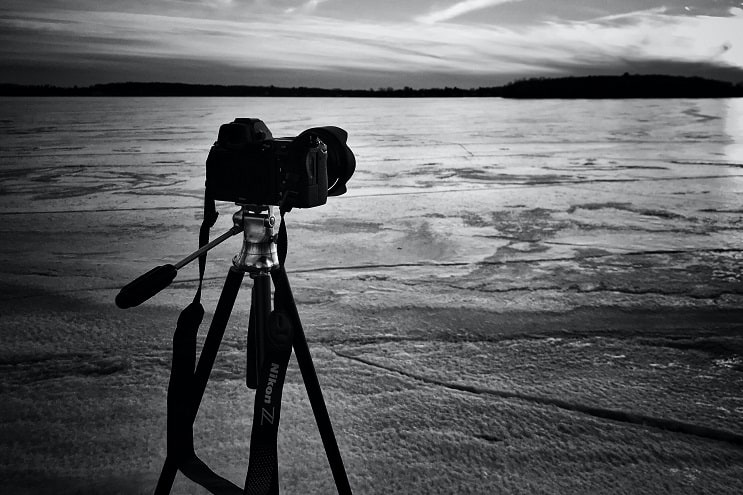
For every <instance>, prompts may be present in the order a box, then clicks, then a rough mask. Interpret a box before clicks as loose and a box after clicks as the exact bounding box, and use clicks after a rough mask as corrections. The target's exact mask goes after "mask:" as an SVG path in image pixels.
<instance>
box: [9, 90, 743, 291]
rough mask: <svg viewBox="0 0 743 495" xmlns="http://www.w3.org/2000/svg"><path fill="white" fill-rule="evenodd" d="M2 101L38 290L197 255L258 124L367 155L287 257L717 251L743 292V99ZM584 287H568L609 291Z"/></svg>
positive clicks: (295, 218) (365, 259)
mask: <svg viewBox="0 0 743 495" xmlns="http://www.w3.org/2000/svg"><path fill="white" fill-rule="evenodd" d="M0 106H1V108H2V121H1V122H0V126H1V127H0V149H1V150H2V155H0V173H1V174H2V196H0V213H2V216H3V227H2V229H3V238H4V241H3V247H2V262H3V265H4V266H5V269H4V270H6V271H7V272H10V273H12V274H13V276H14V277H22V278H24V279H25V280H24V282H32V279H31V278H28V276H29V273H37V274H40V276H39V277H37V278H35V279H33V283H41V284H42V285H46V284H45V282H46V281H48V278H47V279H45V278H44V277H43V275H44V274H47V275H49V274H51V275H54V278H55V280H54V286H55V287H57V288H59V287H60V284H61V285H62V286H65V285H67V284H70V285H71V286H74V287H76V288H78V289H79V288H82V287H89V288H95V287H97V286H100V285H101V284H103V286H107V283H108V282H109V281H110V282H112V283H118V282H119V281H121V280H122V278H123V279H128V278H130V277H132V276H134V275H136V274H137V273H138V272H141V271H144V270H146V269H147V268H148V267H149V266H150V265H152V264H153V263H155V264H158V263H160V262H173V261H175V260H177V259H180V257H182V256H185V254H187V253H188V252H189V251H190V250H192V249H193V247H194V245H195V243H196V239H195V237H196V234H195V233H196V231H197V227H198V223H199V214H200V204H201V197H202V194H203V177H204V162H205V159H206V156H207V153H208V151H209V147H210V146H211V144H212V143H213V141H214V140H215V139H216V134H217V130H218V128H219V126H220V125H221V124H222V123H225V122H229V121H231V120H232V119H233V118H235V117H257V118H261V119H262V120H264V121H265V122H266V123H267V124H268V126H269V127H270V128H271V129H272V131H273V133H274V135H276V136H287V135H296V134H298V133H299V132H301V131H302V130H304V129H306V128H308V127H312V126H316V125H337V126H340V127H343V128H345V129H346V130H347V131H348V132H349V136H350V137H349V145H350V146H351V148H352V149H353V151H354V152H355V153H356V156H357V163H358V165H357V170H356V173H355V175H354V176H353V178H352V179H351V181H350V182H349V192H348V193H347V194H346V195H345V196H343V197H339V198H331V199H330V201H329V203H328V204H327V205H325V206H323V207H318V208H314V209H310V210H295V211H294V212H292V213H291V214H290V215H289V217H288V225H289V229H290V235H291V234H295V235H294V236H293V237H292V241H291V246H290V264H291V266H292V267H293V268H296V269H316V268H325V267H342V266H350V265H352V266H358V265H396V264H400V265H416V264H419V265H422V268H420V269H419V270H415V267H411V266H407V270H408V271H409V272H410V275H411V276H413V275H414V274H416V273H421V272H423V273H424V274H429V275H436V276H446V275H450V274H451V273H449V271H448V269H447V268H446V267H445V266H441V265H442V264H454V265H455V266H457V270H459V271H460V272H461V269H462V268H461V266H464V267H465V268H467V269H471V268H472V267H473V266H476V265H472V264H473V263H474V264H476V263H479V262H493V261H495V262H502V261H515V260H529V259H534V258H538V259H547V260H549V259H561V260H565V259H573V258H576V257H585V255H587V254H588V255H591V256H597V255H610V254H623V253H624V254H626V253H630V254H633V253H634V254H636V253H642V252H646V251H647V252H669V253H670V254H673V253H676V254H678V255H688V256H692V255H693V256H694V257H695V258H696V257H697V256H707V255H709V254H710V253H716V254H717V255H720V256H723V258H725V260H723V261H726V263H724V265H725V267H727V268H725V267H723V268H721V271H720V273H719V274H718V275H719V277H718V278H710V279H709V280H705V281H703V283H705V284H706V283H711V284H712V285H714V286H715V287H717V289H718V290H719V291H720V292H725V290H724V289H725V287H727V285H726V284H730V283H732V284H740V279H739V278H738V277H739V273H738V272H737V271H735V270H734V271H732V272H728V271H727V270H728V268H731V267H730V266H728V263H727V258H731V257H733V258H736V259H737V256H738V254H737V253H739V251H737V250H738V249H739V248H740V244H741V234H740V227H741V212H742V211H743V101H742V100H740V99H729V100H719V99H713V100H599V101H587V100H575V101H561V100H537V101H512V100H502V99H301V98H296V99H295V98H285V99H277V98H265V99H263V98H183V99H181V98H118V99H117V98H76V99H65V98H45V99H4V100H2V101H1V102H0ZM233 210H234V206H233V205H229V204H224V205H222V206H221V207H220V211H221V212H222V213H223V214H222V216H221V219H220V222H219V223H218V225H217V227H216V228H215V230H214V232H215V233H216V232H221V231H223V230H226V229H227V228H229V226H230V213H231V212H232V211H233ZM237 249H238V247H237V246H233V247H232V248H225V247H222V248H218V249H217V250H215V256H216V259H220V260H223V261H224V263H225V267H226V265H227V264H228V263H229V259H230V258H231V256H232V254H233V253H234V252H236V250H237ZM39 260H43V263H40V262H39ZM730 262H731V263H732V260H730ZM457 264H463V265H461V266H458V265H457ZM403 268H405V267H403ZM225 269H226V268H225ZM581 270H582V271H583V272H585V271H586V267H583V268H581ZM10 273H8V276H10ZM550 275H551V274H550V273H541V274H537V275H534V276H535V277H543V278H544V277H546V278H545V280H547V279H550V278H551V277H550ZM576 276H577V275H576ZM589 279H590V280H589ZM589 279H586V280H577V281H572V282H574V283H577V284H578V285H579V286H580V284H584V283H585V284H588V285H591V284H596V283H598V281H596V280H594V279H593V278H591V277H589ZM543 281H544V280H543ZM486 282H487V281H479V282H478V283H486ZM501 282H507V283H512V282H513V281H510V280H509V281H499V282H498V283H501ZM553 282H555V281H554V280H547V282H545V283H547V284H548V285H554V283H553ZM572 282H571V283H572ZM666 282H667V283H668V284H671V285H673V284H683V283H685V281H684V280H666ZM488 283H489V282H488ZM493 283H495V282H493ZM522 283H524V284H525V285H524V286H525V287H527V286H530V284H532V283H534V284H536V286H535V288H538V287H539V284H540V283H541V282H540V280H537V279H534V280H529V279H528V277H525V278H523V280H522ZM556 283H558V284H559V283H562V282H560V281H559V280H558V281H557V282H556ZM658 283H659V284H661V285H662V284H663V282H658ZM736 286H737V287H739V285H736ZM667 288H668V287H665V289H667ZM727 288H728V289H729V287H727ZM663 289H664V288H663V287H660V288H658V290H659V291H661V292H662V291H663ZM678 290H681V288H680V287H679V289H678ZM689 290H693V289H692V288H689Z"/></svg>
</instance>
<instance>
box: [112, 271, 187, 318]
mask: <svg viewBox="0 0 743 495" xmlns="http://www.w3.org/2000/svg"><path fill="white" fill-rule="evenodd" d="M177 274H178V269H177V268H176V267H175V266H173V265H161V266H158V267H155V268H153V269H152V270H150V271H149V272H147V273H145V274H144V275H142V276H140V277H138V278H137V279H136V280H133V281H132V282H129V283H128V284H127V285H125V286H124V287H123V288H122V289H121V291H120V292H119V294H118V295H117V296H116V305H117V306H118V307H120V308H121V309H127V308H131V307H134V306H139V305H140V304H142V303H143V302H145V301H146V300H147V299H149V298H151V297H152V296H154V295H155V294H157V293H158V292H160V291H161V290H163V289H164V288H165V287H167V286H169V285H170V283H171V282H172V281H173V279H174V278H175V276H176V275H177Z"/></svg>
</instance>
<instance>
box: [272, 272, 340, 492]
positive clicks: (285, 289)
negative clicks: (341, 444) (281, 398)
mask: <svg viewBox="0 0 743 495" xmlns="http://www.w3.org/2000/svg"><path fill="white" fill-rule="evenodd" d="M271 276H272V278H273V283H274V286H275V287H276V293H275V297H276V306H277V307H280V308H281V309H282V310H283V311H286V313H287V316H288V317H289V319H290V320H291V322H292V327H293V332H294V337H293V341H292V342H293V346H294V354H295V356H296V358H297V363H298V364H299V369H300V371H301V372H302V379H303V380H304V384H305V388H306V389H307V395H308V397H309V399H310V405H311V406H312V412H313V413H314V415H315V421H316V422H317V428H318V430H319V431H320V437H321V438H322V443H323V446H324V447H325V454H326V455H327V457H328V463H329V464H330V469H331V471H332V473H333V479H334V480H335V485H336V487H337V488H338V493H339V494H341V495H350V494H351V485H350V484H349V482H348V476H347V475H346V470H345V468H344V466H343V459H342V458H341V453H340V450H339V449H338V443H337V442H336V440H335V434H334V433H333V425H332V424H331V423H330V416H329V415H328V409H327V407H326V406H325V400H324V399H323V396H322V390H321V389H320V382H319V381H318V379H317V372H316V371H315V366H314V364H313V363H312V356H311V355H310V348H309V347H308V345H307V339H306V338H305V336H304V330H303V329H302V322H301V321H300V320H299V312H298V311H297V305H296V302H295V301H294V296H293V295H292V291H291V287H290V286H289V278H288V277H287V275H286V270H285V269H284V267H283V265H282V266H280V267H279V268H278V269H276V270H274V271H272V272H271Z"/></svg>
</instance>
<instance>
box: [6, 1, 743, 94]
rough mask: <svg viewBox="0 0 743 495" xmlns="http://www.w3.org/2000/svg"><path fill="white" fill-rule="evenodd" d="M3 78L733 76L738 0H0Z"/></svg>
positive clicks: (742, 10) (421, 80)
mask: <svg viewBox="0 0 743 495" xmlns="http://www.w3.org/2000/svg"><path fill="white" fill-rule="evenodd" d="M0 54H1V56H0V82H13V83H26V84H56V85H73V84H77V85H88V84H94V83H99V82H112V81H170V82H176V81H178V82H190V83H214V84H260V85H263V84H274V85H277V86H300V85H303V86H321V87H344V88H376V87H380V86H384V87H386V86H393V87H402V86H406V85H407V86H413V87H435V86H460V87H477V86H494V85H499V84H503V83H505V82H508V81H510V80H513V79H516V78H521V77H532V76H547V77H549V76H560V75H586V74H621V73H623V72H630V73H665V74H683V75H687V74H688V75H702V76H706V77H713V78H721V79H727V80H733V81H743V1H741V0H736V1H731V0H688V1H685V0H623V1H617V0H460V1H457V0H407V1H402V0H373V1H362V0H130V1H127V2H121V1H120V0H117V1H113V0H37V1H28V0H2V3H1V4H0Z"/></svg>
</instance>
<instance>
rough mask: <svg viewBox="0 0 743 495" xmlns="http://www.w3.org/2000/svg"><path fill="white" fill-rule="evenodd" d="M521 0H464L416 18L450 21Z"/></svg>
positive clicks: (419, 19) (420, 19)
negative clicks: (470, 13) (477, 11)
mask: <svg viewBox="0 0 743 495" xmlns="http://www.w3.org/2000/svg"><path fill="white" fill-rule="evenodd" d="M520 1H521V0H462V1H461V2H458V3H455V4H454V5H452V6H450V7H447V8H445V9H441V10H435V11H433V12H430V13H428V14H426V15H423V16H420V17H417V18H416V19H415V20H416V21H418V22H422V23H423V24H434V23H437V22H443V21H448V20H450V19H454V18H455V17H459V16H461V15H464V14H467V13H469V12H473V11H475V10H482V9H486V8H488V7H493V6H495V5H500V4H503V3H510V2H520Z"/></svg>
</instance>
